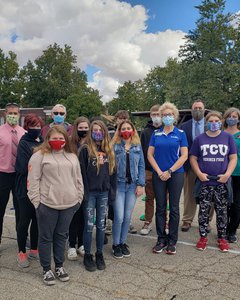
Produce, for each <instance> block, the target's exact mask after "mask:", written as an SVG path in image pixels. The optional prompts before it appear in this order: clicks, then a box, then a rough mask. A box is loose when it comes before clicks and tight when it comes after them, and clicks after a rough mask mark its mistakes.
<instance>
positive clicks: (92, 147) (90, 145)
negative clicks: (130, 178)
mask: <svg viewBox="0 0 240 300" xmlns="http://www.w3.org/2000/svg"><path fill="white" fill-rule="evenodd" d="M94 125H98V126H99V127H101V129H102V131H103V133H104V138H103V140H102V141H101V145H100V146H101V150H102V151H103V152H105V153H106V155H107V157H108V161H109V174H110V175H111V174H113V172H114V170H115V154H114V151H113V150H112V147H111V145H110V136H109V134H108V130H107V127H106V125H105V124H104V123H103V122H102V121H100V120H95V121H93V122H92V123H91V124H90V128H89V134H88V135H87V137H86V140H85V143H84V144H83V146H82V148H87V149H88V152H89V156H90V157H94V158H96V159H97V174H99V171H100V166H101V165H100V160H99V158H98V150H97V144H96V142H95V141H94V140H93V138H92V131H93V126H94Z"/></svg>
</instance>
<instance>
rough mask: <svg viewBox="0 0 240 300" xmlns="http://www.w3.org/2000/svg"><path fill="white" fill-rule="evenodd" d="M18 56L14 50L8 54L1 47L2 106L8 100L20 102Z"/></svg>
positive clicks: (0, 101)
mask: <svg viewBox="0 0 240 300" xmlns="http://www.w3.org/2000/svg"><path fill="white" fill-rule="evenodd" d="M16 58H17V56H16V54H15V53H14V52H12V51H9V52H8V55H6V54H5V53H4V52H3V50H2V49H0V107H4V106H5V105H6V104H7V103H8V102H17V103H20V98H21V93H20V87H19V82H18V73H19V65H18V63H17V59H16Z"/></svg>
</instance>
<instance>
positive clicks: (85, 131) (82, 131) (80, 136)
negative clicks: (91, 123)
mask: <svg viewBox="0 0 240 300" xmlns="http://www.w3.org/2000/svg"><path fill="white" fill-rule="evenodd" d="M87 133H88V130H78V137H79V138H84V137H85V136H86V135H87Z"/></svg>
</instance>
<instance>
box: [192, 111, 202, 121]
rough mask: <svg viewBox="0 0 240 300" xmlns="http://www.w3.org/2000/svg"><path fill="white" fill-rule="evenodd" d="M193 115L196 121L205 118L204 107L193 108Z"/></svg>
mask: <svg viewBox="0 0 240 300" xmlns="http://www.w3.org/2000/svg"><path fill="white" fill-rule="evenodd" d="M192 117H193V119H194V120H195V121H200V120H202V118H204V109H201V110H199V109H196V110H195V109H192Z"/></svg>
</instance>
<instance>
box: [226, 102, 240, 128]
mask: <svg viewBox="0 0 240 300" xmlns="http://www.w3.org/2000/svg"><path fill="white" fill-rule="evenodd" d="M233 112H235V113H237V115H238V120H239V121H240V110H239V109H238V108H236V107H230V108H228V109H227V110H226V111H225V113H224V115H223V128H225V129H226V128H227V127H228V124H227V122H226V119H227V118H228V117H229V116H230V115H231V114H232V113H233ZM237 128H238V129H240V122H239V123H238V124H237Z"/></svg>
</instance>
